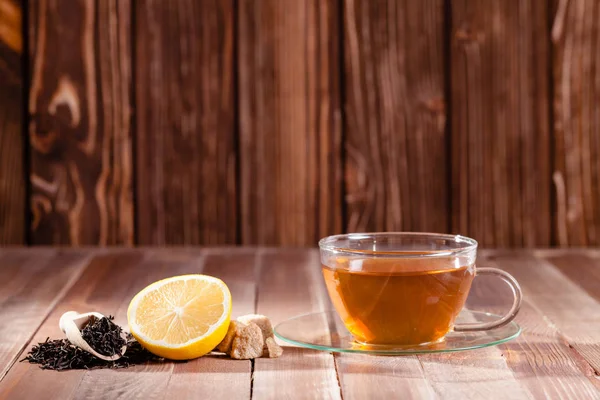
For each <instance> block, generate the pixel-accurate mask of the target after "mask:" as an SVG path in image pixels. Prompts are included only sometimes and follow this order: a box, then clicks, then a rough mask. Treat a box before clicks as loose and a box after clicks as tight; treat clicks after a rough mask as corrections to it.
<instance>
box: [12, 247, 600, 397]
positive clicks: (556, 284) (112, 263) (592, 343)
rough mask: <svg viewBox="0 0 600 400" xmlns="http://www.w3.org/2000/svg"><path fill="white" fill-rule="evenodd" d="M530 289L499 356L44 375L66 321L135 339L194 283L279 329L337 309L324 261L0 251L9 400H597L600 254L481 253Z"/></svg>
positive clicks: (493, 305) (318, 358)
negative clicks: (156, 294)
mask: <svg viewBox="0 0 600 400" xmlns="http://www.w3.org/2000/svg"><path fill="white" fill-rule="evenodd" d="M478 265H479V266H497V267H500V268H502V269H504V270H506V271H508V272H510V273H511V274H513V275H514V276H515V277H516V278H517V279H518V280H519V282H520V283H521V286H522V288H523V293H524V302H523V306H522V309H521V312H520V314H519V316H518V317H517V321H518V323H519V324H520V325H521V326H522V327H523V334H522V335H521V336H520V337H519V338H518V339H516V340H514V341H511V342H508V343H506V344H503V345H499V346H497V347H490V348H485V349H479V350H473V351H466V352H459V353H451V354H429V355H421V356H405V357H383V356H366V355H351V354H350V355H349V354H331V353H326V352H318V351H313V350H308V349H301V348H295V347H287V346H286V347H285V352H284V354H283V356H282V357H281V358H279V359H257V360H255V361H254V362H251V361H238V360H230V359H228V358H226V357H222V356H206V357H202V358H200V359H197V360H193V361H190V362H187V363H171V362H165V363H162V364H153V365H140V366H134V367H130V368H128V369H123V370H93V371H85V370H74V371H63V372H56V371H44V370H41V369H40V368H39V367H38V366H37V365H30V364H28V363H24V362H18V360H19V359H21V358H22V357H23V355H24V353H25V352H26V351H27V350H28V349H29V348H30V347H31V346H32V344H34V343H37V342H41V341H43V340H45V339H46V338H47V337H51V338H60V337H62V334H61V332H60V330H59V328H58V318H59V316H60V315H61V314H62V313H63V312H65V311H68V310H78V311H81V312H83V311H89V310H97V311H100V312H103V313H105V314H112V315H115V317H116V322H117V323H119V324H120V325H123V326H126V311H127V306H128V304H129V301H130V299H131V298H132V296H133V295H134V294H135V293H137V292H138V291H139V290H140V289H142V288H143V287H144V286H146V285H147V284H149V283H151V282H153V281H156V280H158V279H161V278H164V277H167V276H172V275H179V274H185V273H205V274H210V275H214V276H218V277H220V278H222V279H223V280H224V281H225V282H226V283H227V284H228V285H229V288H230V290H231V293H232V296H233V313H234V314H235V315H234V316H236V315H241V314H247V313H253V312H258V313H261V314H266V315H268V316H270V317H271V318H272V319H273V321H274V322H275V323H277V322H280V321H282V320H284V319H287V318H289V317H291V316H294V315H297V314H302V313H306V312H311V311H318V310H323V309H328V308H330V303H329V299H328V298H327V295H326V293H325V291H324V286H323V283H322V279H321V276H320V271H319V259H318V252H317V251H316V250H296V249H289V250H276V249H257V248H228V249H116V250H92V249H78V250H61V249H0V321H2V322H1V323H0V379H1V381H0V398H2V399H3V398H10V399H12V398H15V399H19V398H23V399H36V398H44V399H45V398H56V399H68V398H102V399H114V398H126V399H131V398H144V399H154V398H158V399H162V398H165V399H170V398H201V399H211V398H224V399H244V398H253V399H267V398H275V399H282V398H333V399H341V398H343V399H354V398H355V399H387V398H457V399H465V398H485V399H495V398H498V399H507V398H510V399H519V398H577V399H583V398H585V399H592V398H600V378H599V374H600V304H599V303H600V251H598V250H538V251H482V252H480V255H479V259H478ZM475 282H476V283H475V284H474V286H473V289H472V291H471V295H470V297H469V302H468V306H469V307H470V308H472V309H484V310H488V311H496V312H502V310H504V309H506V307H507V302H508V295H509V293H508V289H506V288H505V287H504V286H502V285H500V284H497V282H495V281H493V280H491V279H489V278H487V277H481V278H478V279H476V280H475Z"/></svg>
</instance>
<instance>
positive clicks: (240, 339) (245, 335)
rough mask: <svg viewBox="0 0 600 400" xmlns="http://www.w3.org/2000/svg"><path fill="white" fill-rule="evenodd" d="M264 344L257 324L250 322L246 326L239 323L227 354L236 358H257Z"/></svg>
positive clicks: (261, 352)
mask: <svg viewBox="0 0 600 400" xmlns="http://www.w3.org/2000/svg"><path fill="white" fill-rule="evenodd" d="M264 344H265V340H264V339H263V335H262V331H261V330H260V328H259V327H258V325H256V324H255V323H252V322H251V323H249V324H248V325H246V326H243V324H240V325H239V326H238V328H237V329H236V332H235V337H234V339H233V343H232V344H231V352H230V353H229V355H230V356H231V358H235V359H238V360H249V359H251V358H258V357H260V356H261V355H262V354H263V347H264Z"/></svg>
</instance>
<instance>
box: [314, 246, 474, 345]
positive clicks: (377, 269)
mask: <svg viewBox="0 0 600 400" xmlns="http://www.w3.org/2000/svg"><path fill="white" fill-rule="evenodd" d="M474 271H475V269H474V267H473V266H452V265H451V263H450V262H449V260H444V259H432V260H423V259H385V258H383V259H377V258H371V259H362V260H360V259H352V260H350V259H347V258H340V259H338V260H336V268H335V269H332V268H330V267H328V266H326V265H324V266H323V276H324V278H325V283H326V285H327V290H328V292H329V296H330V297H331V300H332V302H333V304H334V306H335V308H336V310H337V311H338V313H339V314H340V317H341V318H342V320H343V321H344V323H345V325H346V327H347V328H348V330H349V331H350V333H352V335H353V336H354V337H355V338H356V339H357V340H358V341H361V342H364V343H372V344H400V345H402V344H407V345H408V344H420V343H428V342H434V341H437V340H439V339H441V338H442V337H443V336H444V335H445V334H446V333H448V331H450V329H451V328H452V326H453V323H454V320H455V318H456V316H457V315H458V313H459V312H460V311H461V309H462V308H463V306H464V303H465V300H466V298H467V295H468V293H469V289H470V287H471V282H472V281H473V278H474V274H475V273H474Z"/></svg>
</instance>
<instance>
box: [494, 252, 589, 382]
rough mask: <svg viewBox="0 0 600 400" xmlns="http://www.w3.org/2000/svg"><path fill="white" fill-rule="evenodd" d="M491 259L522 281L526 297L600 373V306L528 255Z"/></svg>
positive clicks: (548, 265) (563, 276)
mask: <svg viewBox="0 0 600 400" xmlns="http://www.w3.org/2000/svg"><path fill="white" fill-rule="evenodd" d="M490 259H491V260H493V261H494V262H496V263H498V264H499V265H501V266H502V269H504V270H506V271H507V272H509V273H510V274H512V275H513V276H514V277H515V278H516V279H517V280H518V281H519V283H520V284H521V288H522V290H523V297H524V298H526V299H527V301H528V302H529V303H530V304H531V305H532V306H533V307H535V308H536V309H537V310H539V311H540V312H541V313H543V315H544V316H545V319H546V320H547V321H548V322H550V323H551V324H553V325H554V326H555V327H556V329H557V330H558V332H559V333H560V335H561V337H562V338H564V340H565V341H566V342H567V343H568V344H569V346H570V347H572V348H573V349H574V350H575V351H576V352H577V353H579V354H580V355H581V356H582V358H583V359H584V360H585V361H586V362H587V363H588V364H589V365H590V366H591V367H592V368H593V369H594V371H595V373H596V374H598V373H600V303H598V302H597V301H596V300H595V299H594V298H593V297H591V296H590V295H589V294H588V293H586V292H585V291H584V290H582V289H581V288H580V287H579V286H577V285H576V284H575V283H573V282H572V281H571V280H569V279H568V278H567V277H566V276H565V275H563V274H562V273H561V272H560V271H559V270H558V269H556V268H555V267H554V266H553V265H552V264H550V263H549V262H547V261H545V260H541V259H538V258H535V257H532V256H527V255H521V256H514V255H512V256H511V255H498V256H490ZM590 279H593V277H590Z"/></svg>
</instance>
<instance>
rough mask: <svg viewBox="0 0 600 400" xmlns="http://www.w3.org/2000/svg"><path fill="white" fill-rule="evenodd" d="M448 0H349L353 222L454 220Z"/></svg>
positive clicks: (387, 224)
mask: <svg viewBox="0 0 600 400" xmlns="http://www.w3.org/2000/svg"><path fill="white" fill-rule="evenodd" d="M443 7H444V2H443V1H440V0H428V1H422V2H415V1H408V0H402V1H395V0H377V1H369V0H346V1H345V2H344V76H345V82H344V83H345V91H346V99H345V104H344V109H345V111H346V113H345V118H346V121H345V138H346V140H345V143H344V148H345V160H346V165H345V167H346V173H345V182H346V199H345V201H346V206H347V213H346V214H347V227H346V230H347V231H386V230H387V231H390V230H391V231H393V230H396V231H400V230H404V231H407V230H408V231H419V230H425V231H438V232H445V231H447V229H448V222H447V221H448V207H447V204H448V202H447V189H446V187H447V175H448V170H447V166H448V162H449V160H447V157H446V140H447V136H446V129H445V125H446V108H447V105H446V99H445V97H444V50H443V48H444V37H443V34H444V10H443Z"/></svg>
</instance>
